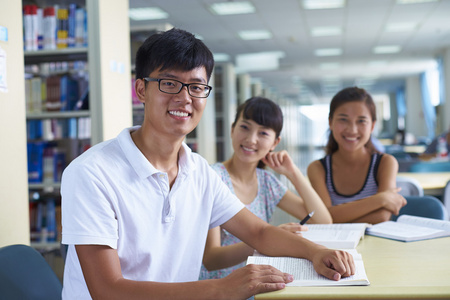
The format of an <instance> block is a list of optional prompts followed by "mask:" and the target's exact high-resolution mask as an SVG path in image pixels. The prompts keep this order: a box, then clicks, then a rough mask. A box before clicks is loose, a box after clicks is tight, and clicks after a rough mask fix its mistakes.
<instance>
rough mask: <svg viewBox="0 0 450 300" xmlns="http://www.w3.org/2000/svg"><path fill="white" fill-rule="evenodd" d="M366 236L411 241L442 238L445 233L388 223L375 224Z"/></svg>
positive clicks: (404, 224)
mask: <svg viewBox="0 0 450 300" xmlns="http://www.w3.org/2000/svg"><path fill="white" fill-rule="evenodd" d="M367 233H368V234H371V235H376V236H381V237H386V238H393V239H399V240H403V241H413V240H420V239H427V238H433V237H440V236H442V235H443V234H444V233H445V231H443V230H440V229H434V228H430V227H424V226H418V225H413V224H408V223H402V222H394V221H388V222H383V223H379V224H376V225H374V226H372V227H371V228H369V229H368V230H367Z"/></svg>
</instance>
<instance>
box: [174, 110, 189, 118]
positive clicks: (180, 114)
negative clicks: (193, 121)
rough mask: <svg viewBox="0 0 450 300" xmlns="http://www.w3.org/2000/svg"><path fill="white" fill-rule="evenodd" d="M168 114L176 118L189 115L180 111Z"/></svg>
mask: <svg viewBox="0 0 450 300" xmlns="http://www.w3.org/2000/svg"><path fill="white" fill-rule="evenodd" d="M169 114H171V115H172V116H176V117H189V116H190V114H189V113H187V112H182V111H169Z"/></svg>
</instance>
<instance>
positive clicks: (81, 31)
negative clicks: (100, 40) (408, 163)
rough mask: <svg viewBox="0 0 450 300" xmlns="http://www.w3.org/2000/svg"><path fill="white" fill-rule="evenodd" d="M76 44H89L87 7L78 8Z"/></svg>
mask: <svg viewBox="0 0 450 300" xmlns="http://www.w3.org/2000/svg"><path fill="white" fill-rule="evenodd" d="M75 19H76V25H75V46H76V47H86V46H87V39H88V38H87V14H86V9H85V8H77V10H76V13H75Z"/></svg>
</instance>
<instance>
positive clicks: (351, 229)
mask: <svg viewBox="0 0 450 300" xmlns="http://www.w3.org/2000/svg"><path fill="white" fill-rule="evenodd" d="M307 226H308V230H307V231H301V234H302V236H303V237H304V238H306V239H308V240H310V241H313V242H315V243H316V244H320V245H323V246H325V247H328V248H333V249H354V248H356V246H357V245H358V244H359V241H360V240H361V239H362V238H364V233H365V231H366V228H367V227H369V226H370V225H369V224H367V223H342V224H308V225H307Z"/></svg>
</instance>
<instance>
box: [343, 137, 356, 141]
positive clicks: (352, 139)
mask: <svg viewBox="0 0 450 300" xmlns="http://www.w3.org/2000/svg"><path fill="white" fill-rule="evenodd" d="M345 139H346V140H349V141H356V140H357V138H355V137H354V138H350V137H346V138H345Z"/></svg>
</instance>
